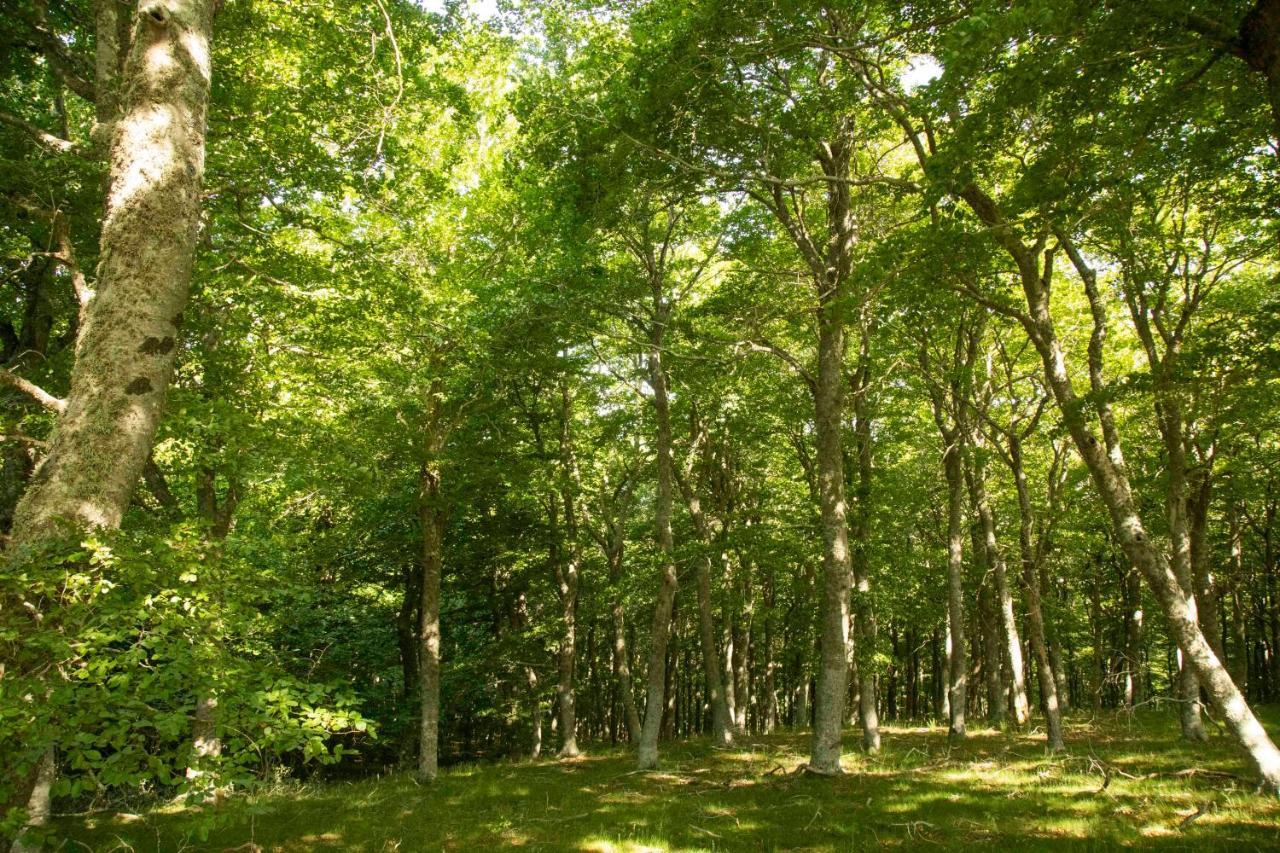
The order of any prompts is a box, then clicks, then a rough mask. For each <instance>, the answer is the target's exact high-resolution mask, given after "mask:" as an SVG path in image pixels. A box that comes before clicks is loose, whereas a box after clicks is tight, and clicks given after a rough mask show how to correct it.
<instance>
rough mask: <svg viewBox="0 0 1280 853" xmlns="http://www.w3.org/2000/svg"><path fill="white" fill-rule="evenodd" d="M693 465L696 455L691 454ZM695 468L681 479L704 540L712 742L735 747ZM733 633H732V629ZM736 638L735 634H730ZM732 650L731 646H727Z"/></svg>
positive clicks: (702, 615)
mask: <svg viewBox="0 0 1280 853" xmlns="http://www.w3.org/2000/svg"><path fill="white" fill-rule="evenodd" d="M700 430H701V427H700V425H698V424H697V422H696V421H695V426H694V431H695V434H694V436H693V441H694V444H695V447H696V445H697V443H699V442H700V441H703V440H705V436H703V435H702V434H701V432H700ZM689 458H690V462H691V461H692V459H693V453H692V452H690V454H689ZM691 473H692V465H691V464H687V465H686V466H685V471H684V476H683V477H679V478H677V479H678V481H679V484H680V491H681V492H682V493H683V495H684V499H685V504H686V505H687V506H688V508H689V516H690V517H691V518H692V519H693V526H694V529H695V530H696V531H697V532H698V537H699V538H700V539H701V540H702V555H701V557H700V559H699V560H698V563H697V566H698V635H699V639H700V640H701V643H702V660H703V670H704V674H705V679H706V685H707V703H708V704H709V705H710V706H711V742H712V743H713V744H715V745H716V746H730V745H731V744H732V743H733V717H732V715H731V713H730V710H729V702H728V697H727V695H726V690H725V685H726V684H727V683H729V682H730V681H731V680H732V678H733V669H732V666H733V664H732V652H731V651H729V650H728V649H727V650H726V659H727V660H726V662H725V669H724V670H723V671H722V670H721V668H720V667H721V662H720V653H719V651H718V650H717V648H716V629H715V619H714V616H713V614H712V608H711V567H712V557H711V549H712V548H713V547H714V546H715V536H714V535H713V532H712V530H711V524H710V522H709V521H708V520H707V517H706V515H705V514H704V513H703V511H702V501H701V499H700V498H699V497H698V494H697V492H695V491H694V489H693V485H692V484H691V483H690V482H689V479H690V475H691ZM730 630H731V629H730ZM729 636H730V637H732V634H731V633H730V634H729ZM726 645H729V646H730V647H731V646H732V644H731V643H729V644H726Z"/></svg>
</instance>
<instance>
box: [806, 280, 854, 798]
mask: <svg viewBox="0 0 1280 853" xmlns="http://www.w3.org/2000/svg"><path fill="white" fill-rule="evenodd" d="M818 310H819V314H818V375H817V383H816V388H815V390H814V414H815V428H814V432H815V434H816V443H817V448H816V453H815V456H816V460H815V462H816V464H815V467H816V469H817V475H818V500H819V504H820V510H821V517H822V539H823V561H822V611H821V621H820V623H819V625H820V628H819V631H820V633H819V637H820V640H821V650H820V659H819V667H818V685H817V693H816V695H815V697H814V720H813V745H812V749H811V752H810V758H809V766H810V768H812V769H813V770H814V771H815V772H818V773H839V772H841V767H840V753H841V748H840V741H841V737H840V735H841V727H842V726H843V725H844V706H845V700H846V694H847V693H848V677H849V660H848V646H849V590H850V586H851V581H852V578H851V566H850V560H849V533H848V524H847V520H846V515H845V513H846V509H845V494H844V450H843V446H842V445H843V439H842V436H841V420H842V413H843V363H844V327H843V323H842V322H841V320H840V318H839V313H840V312H839V308H838V306H837V305H835V304H834V302H833V301H831V300H827V304H824V305H822V306H821V307H820V308H819V309H818Z"/></svg>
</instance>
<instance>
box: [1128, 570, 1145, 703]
mask: <svg viewBox="0 0 1280 853" xmlns="http://www.w3.org/2000/svg"><path fill="white" fill-rule="evenodd" d="M1124 585H1125V599H1126V603H1127V604H1128V606H1129V612H1128V613H1126V614H1125V617H1126V618H1125V632H1124V658H1125V675H1124V703H1125V706H1126V707H1128V708H1133V707H1136V706H1138V705H1140V704H1142V702H1143V700H1144V695H1143V684H1142V629H1143V622H1144V620H1145V616H1146V614H1144V613H1143V612H1142V577H1141V575H1139V574H1138V570H1137V569H1135V568H1132V567H1130V568H1129V570H1128V571H1127V572H1125V578H1124Z"/></svg>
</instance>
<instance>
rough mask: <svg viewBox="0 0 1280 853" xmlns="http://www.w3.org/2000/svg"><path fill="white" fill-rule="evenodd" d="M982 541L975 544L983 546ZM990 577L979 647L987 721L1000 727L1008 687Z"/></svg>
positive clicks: (983, 595)
mask: <svg viewBox="0 0 1280 853" xmlns="http://www.w3.org/2000/svg"><path fill="white" fill-rule="evenodd" d="M980 544H981V543H980V542H979V543H975V547H976V545H980ZM992 580H993V579H992V578H990V577H988V578H987V579H986V581H985V582H984V583H983V584H982V586H981V587H980V588H979V589H978V625H979V626H980V627H981V629H982V636H981V637H980V638H979V641H980V643H979V646H980V651H981V655H982V675H983V681H984V682H985V684H986V688H987V720H988V721H989V722H990V723H991V724H992V725H995V726H1000V725H1001V724H1002V723H1003V722H1004V717H1005V710H1006V709H1005V705H1006V704H1008V703H1007V702H1005V690H1004V682H1003V681H1002V680H1001V672H1000V670H1001V666H1000V663H1001V650H1000V615H999V613H998V612H997V611H996V605H995V590H994V589H993V584H992Z"/></svg>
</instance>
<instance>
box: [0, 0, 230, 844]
mask: <svg viewBox="0 0 1280 853" xmlns="http://www.w3.org/2000/svg"><path fill="white" fill-rule="evenodd" d="M130 25H131V27H132V30H133V37H132V44H131V49H130V50H129V53H128V59H127V60H126V62H125V64H124V68H123V72H122V74H121V77H120V82H119V87H118V91H119V92H120V98H119V104H120V107H119V110H118V114H119V118H118V120H116V121H115V122H114V124H113V130H112V133H111V147H110V151H111V153H110V157H109V169H108V186H107V197H106V209H105V215H104V219H103V225H102V235H101V239H100V252H99V256H100V260H99V265H98V276H97V284H98V288H97V296H96V297H94V298H93V300H92V301H91V302H90V303H89V305H88V307H87V308H86V309H85V312H84V322H83V324H82V327H81V330H80V334H79V337H78V339H77V344H76V360H75V365H74V367H73V368H72V372H71V390H70V393H69V394H68V395H67V401H66V407H65V409H64V410H63V412H62V413H61V415H60V417H59V419H58V425H57V428H56V429H55V431H54V435H53V438H52V441H51V442H50V447H49V452H48V454H47V456H46V457H45V459H44V462H43V463H42V464H41V465H40V467H39V470H38V471H37V472H36V474H35V476H34V477H33V478H32V481H31V484H30V485H29V486H28V488H27V490H26V492H25V494H24V495H23V497H22V499H21V500H20V501H19V503H18V505H17V507H16V508H15V511H14V519H13V528H12V531H11V535H10V539H9V553H8V555H7V557H8V558H9V559H23V557H24V555H25V554H27V553H28V552H30V551H35V550H37V549H38V548H39V547H40V545H41V544H43V543H44V542H47V541H49V540H52V539H56V538H59V537H61V536H63V535H72V536H74V535H76V534H77V533H78V532H81V531H84V530H91V529H94V528H114V527H118V526H119V524H120V519H121V518H122V517H123V515H124V511H125V510H126V509H127V508H128V506H129V502H130V499H131V497H132V495H133V490H134V488H135V487H136V485H137V482H138V478H139V477H140V476H141V474H142V470H143V467H144V466H145V464H146V461H147V458H148V456H149V455H150V453H151V445H152V442H153V441H154V438H155V432H156V427H157V425H158V423H159V420H160V415H161V411H162V410H163V407H164V396H165V391H166V389H167V388H168V385H169V380H170V378H171V376H172V374H173V367H174V361H175V359H176V356H177V343H176V338H177V334H178V329H179V327H180V325H181V322H182V320H181V317H182V312H183V310H184V309H185V307H186V304H187V297H188V294H189V291H190V285H191V268H192V264H193V259H194V255H195V244H196V233H197V230H198V228H199V220H200V207H201V205H200V200H201V184H202V178H203V175H204V149H205V116H206V111H207V109H208V101H209V79H210V39H211V36H212V29H213V2H212V0H167V2H151V3H147V4H144V5H143V6H142V7H141V9H140V10H139V14H138V15H137V16H136V17H134V18H132V19H131V20H130ZM103 88H104V89H111V91H116V87H115V86H111V85H108V84H107V82H106V81H103ZM55 737H57V735H55ZM51 748H52V747H51ZM48 760H50V761H52V753H51V754H50V756H49V759H48ZM42 767H43V765H42ZM38 775H39V774H37V776H38ZM41 790H42V789H41V788H40V786H38V785H37V786H35V787H34V789H33V791H32V793H33V794H38V793H40V792H41ZM45 801H46V802H45V804H44V805H43V806H38V808H37V809H36V811H39V810H41V809H43V810H44V811H46V812H47V791H46V792H45ZM37 805H38V804H37ZM17 843H18V844H21V843H22V841H21V838H19V840H18V842H17Z"/></svg>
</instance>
